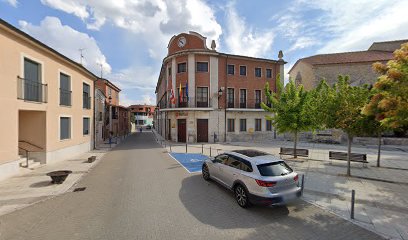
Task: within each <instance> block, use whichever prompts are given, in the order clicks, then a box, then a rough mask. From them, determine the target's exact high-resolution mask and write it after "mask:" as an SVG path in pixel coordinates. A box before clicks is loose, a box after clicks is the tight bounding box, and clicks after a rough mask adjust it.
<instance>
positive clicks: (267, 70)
mask: <svg viewBox="0 0 408 240" xmlns="http://www.w3.org/2000/svg"><path fill="white" fill-rule="evenodd" d="M266 78H272V69H270V68H268V69H266Z"/></svg>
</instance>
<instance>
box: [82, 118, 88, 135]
mask: <svg viewBox="0 0 408 240" xmlns="http://www.w3.org/2000/svg"><path fill="white" fill-rule="evenodd" d="M82 121H83V134H84V135H89V118H87V117H84V118H83V120H82Z"/></svg>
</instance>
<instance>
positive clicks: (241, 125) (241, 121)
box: [239, 119, 246, 132]
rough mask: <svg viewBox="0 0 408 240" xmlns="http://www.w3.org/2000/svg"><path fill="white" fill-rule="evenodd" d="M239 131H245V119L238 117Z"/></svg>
mask: <svg viewBox="0 0 408 240" xmlns="http://www.w3.org/2000/svg"><path fill="white" fill-rule="evenodd" d="M239 131H240V132H246V119H239Z"/></svg>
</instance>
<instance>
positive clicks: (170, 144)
mask: <svg viewBox="0 0 408 240" xmlns="http://www.w3.org/2000/svg"><path fill="white" fill-rule="evenodd" d="M169 147H170V152H171V144H170V143H169Z"/></svg>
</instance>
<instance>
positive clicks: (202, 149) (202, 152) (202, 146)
mask: <svg viewBox="0 0 408 240" xmlns="http://www.w3.org/2000/svg"><path fill="white" fill-rule="evenodd" d="M201 154H204V144H201Z"/></svg>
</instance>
